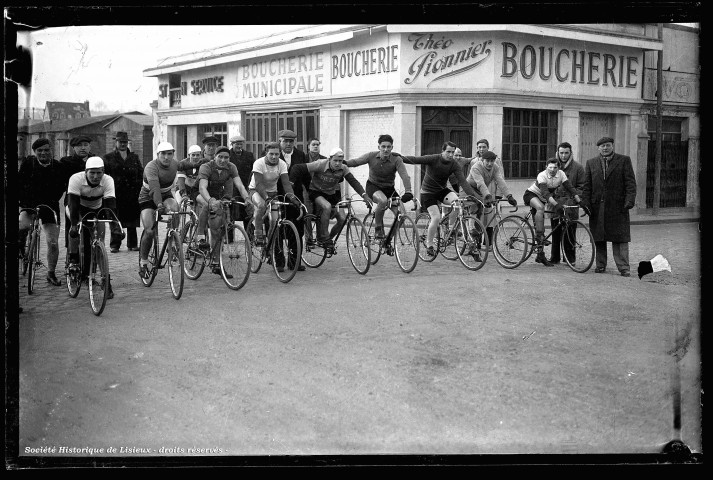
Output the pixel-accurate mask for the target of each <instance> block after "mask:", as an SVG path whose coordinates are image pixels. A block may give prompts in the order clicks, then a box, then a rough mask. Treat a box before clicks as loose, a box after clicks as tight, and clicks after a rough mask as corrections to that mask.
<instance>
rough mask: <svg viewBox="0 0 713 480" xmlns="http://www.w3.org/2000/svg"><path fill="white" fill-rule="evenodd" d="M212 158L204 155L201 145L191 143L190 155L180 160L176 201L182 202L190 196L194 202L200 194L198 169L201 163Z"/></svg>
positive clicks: (177, 173) (177, 172)
mask: <svg viewBox="0 0 713 480" xmlns="http://www.w3.org/2000/svg"><path fill="white" fill-rule="evenodd" d="M209 161H210V160H208V159H206V158H205V157H203V156H202V151H201V147H199V146H198V145H191V146H190V148H189V149H188V157H186V158H184V159H183V160H181V161H180V162H178V170H177V171H176V194H175V195H174V197H175V199H176V201H177V202H178V203H179V204H180V203H181V201H183V199H184V198H186V197H187V198H189V199H190V200H192V201H193V202H195V201H196V197H197V196H198V195H199V193H200V192H199V191H198V170H199V169H200V167H201V165H203V164H204V163H208V162H209Z"/></svg>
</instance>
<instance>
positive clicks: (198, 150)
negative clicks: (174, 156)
mask: <svg viewBox="0 0 713 480" xmlns="http://www.w3.org/2000/svg"><path fill="white" fill-rule="evenodd" d="M202 151H203V149H202V148H201V147H199V146H198V145H191V146H190V148H189V149H188V155H190V154H191V153H201V152H202Z"/></svg>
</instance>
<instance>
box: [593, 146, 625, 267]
mask: <svg viewBox="0 0 713 480" xmlns="http://www.w3.org/2000/svg"><path fill="white" fill-rule="evenodd" d="M597 147H599V155H597V156H596V157H594V158H590V159H589V160H587V164H586V166H585V169H584V188H583V189H582V203H583V204H584V205H585V206H587V207H588V208H589V210H590V215H589V228H590V230H591V231H592V235H593V236H594V244H595V246H596V249H597V255H596V268H595V270H594V271H595V272H597V273H604V272H605V271H606V267H607V242H611V244H612V253H613V254H614V262H616V267H617V269H618V270H619V273H620V274H621V276H623V277H628V276H630V272H629V242H631V232H630V223H629V210H631V209H632V208H634V203H635V201H636V177H635V176H634V168H633V166H632V164H631V158H629V157H627V156H626V155H619V154H618V153H614V139H613V138H611V137H603V138H601V139H599V141H598V142H597Z"/></svg>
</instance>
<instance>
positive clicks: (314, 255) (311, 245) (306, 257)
mask: <svg viewBox="0 0 713 480" xmlns="http://www.w3.org/2000/svg"><path fill="white" fill-rule="evenodd" d="M326 259H327V249H326V248H324V247H321V246H319V245H317V217H316V216H314V215H312V214H311V213H310V214H308V215H305V241H304V246H303V248H302V262H304V264H305V265H307V266H308V267H310V268H317V267H319V266H320V265H322V264H323V263H324V261H325V260H326Z"/></svg>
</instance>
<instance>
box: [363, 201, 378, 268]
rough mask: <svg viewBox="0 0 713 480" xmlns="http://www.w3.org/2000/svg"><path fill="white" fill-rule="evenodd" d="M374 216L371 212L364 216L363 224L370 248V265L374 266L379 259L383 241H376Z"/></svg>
mask: <svg viewBox="0 0 713 480" xmlns="http://www.w3.org/2000/svg"><path fill="white" fill-rule="evenodd" d="M375 221H376V214H375V213H374V212H373V211H372V212H370V213H367V214H366V215H364V220H362V222H361V223H363V224H364V228H365V229H366V235H367V237H369V248H371V264H372V265H376V262H378V261H379V258H381V250H382V249H383V241H377V240H376V238H375V237H376V223H375Z"/></svg>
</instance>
